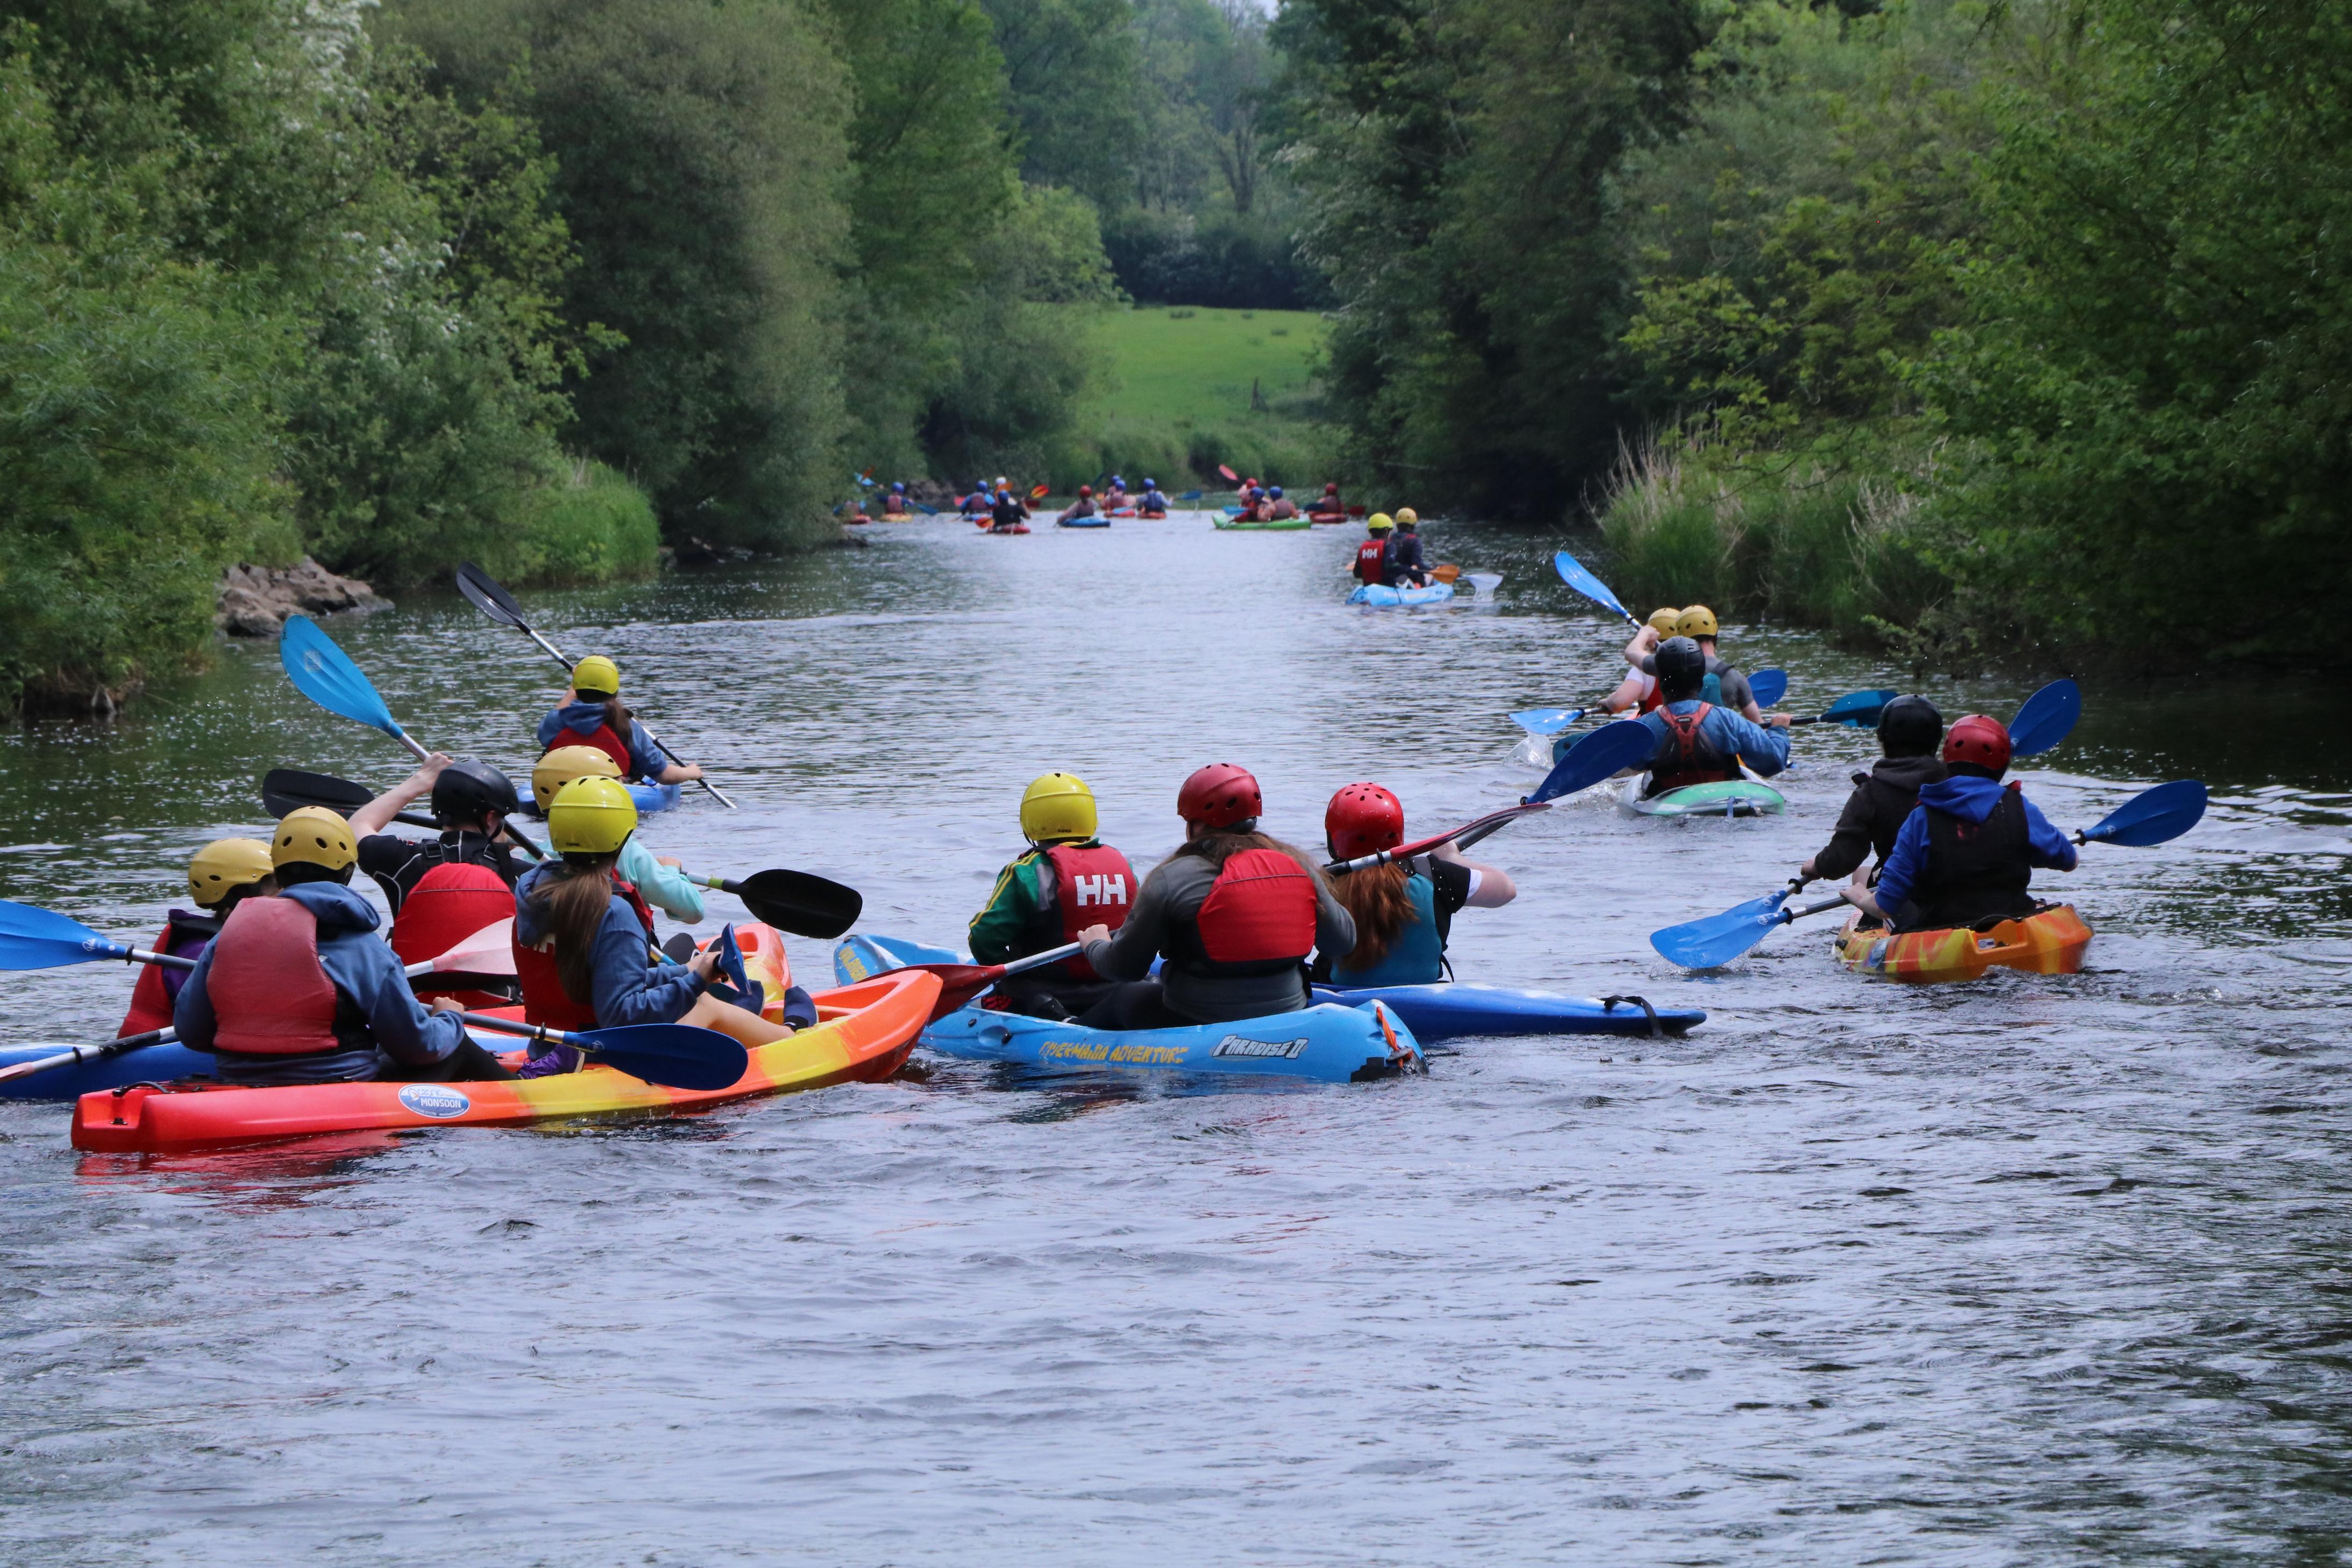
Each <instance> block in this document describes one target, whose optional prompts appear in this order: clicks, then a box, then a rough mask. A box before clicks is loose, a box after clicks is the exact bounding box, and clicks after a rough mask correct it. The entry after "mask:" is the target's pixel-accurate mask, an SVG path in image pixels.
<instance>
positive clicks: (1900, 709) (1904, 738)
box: [1878, 697, 1944, 757]
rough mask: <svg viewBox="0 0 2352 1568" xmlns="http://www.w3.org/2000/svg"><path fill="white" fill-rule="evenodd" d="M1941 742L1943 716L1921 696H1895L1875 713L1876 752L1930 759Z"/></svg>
mask: <svg viewBox="0 0 2352 1568" xmlns="http://www.w3.org/2000/svg"><path fill="white" fill-rule="evenodd" d="M1943 743H1944V716H1943V715H1942V714H1941V713H1938V712H1937V711H1936V705H1935V704H1934V703H1932V702H1930V701H1928V700H1927V699H1926V698H1924V697H1898V698H1896V699H1895V700H1894V701H1892V702H1889V703H1888V704H1887V705H1886V706H1885V707H1884V708H1882V709H1880V710H1878V749H1879V750H1880V751H1882V752H1885V753H1886V754H1887V755H1888V756H1890V757H1932V756H1934V755H1935V754H1936V748H1937V747H1938V746H1940V745H1942V744H1943Z"/></svg>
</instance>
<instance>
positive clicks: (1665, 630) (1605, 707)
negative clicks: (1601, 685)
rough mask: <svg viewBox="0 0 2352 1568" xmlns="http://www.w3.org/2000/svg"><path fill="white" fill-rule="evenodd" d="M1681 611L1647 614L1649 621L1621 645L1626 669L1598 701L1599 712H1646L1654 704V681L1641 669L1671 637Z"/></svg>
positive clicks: (1670, 609) (1668, 607)
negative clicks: (1599, 702)
mask: <svg viewBox="0 0 2352 1568" xmlns="http://www.w3.org/2000/svg"><path fill="white" fill-rule="evenodd" d="M1682 615H1683V613H1682V611H1680V610H1679V609H1676V608H1675V606H1673V605H1665V606H1663V607H1662V608H1659V609H1655V610H1652V611H1651V612H1650V618H1649V621H1648V622H1647V623H1646V624H1645V625H1644V626H1643V627H1642V628H1641V629H1640V630H1639V631H1637V632H1635V633H1634V634H1633V641H1631V642H1629V643H1627V644H1626V645H1625V662H1626V664H1627V665H1628V666H1629V667H1630V668H1628V669H1627V670H1626V672H1625V679H1623V680H1621V681H1619V682H1618V683H1617V689H1616V690H1614V691H1612V692H1611V693H1610V694H1609V695H1608V696H1606V697H1604V698H1602V699H1601V712H1603V713H1622V712H1624V711H1626V710H1628V709H1633V710H1639V711H1641V712H1643V713H1647V712H1648V711H1649V710H1651V709H1653V708H1655V707H1656V706H1657V705H1658V700H1659V699H1658V678H1657V677H1656V676H1655V675H1654V674H1652V673H1651V672H1650V671H1649V670H1648V669H1647V668H1643V667H1644V665H1645V663H1646V662H1647V660H1648V659H1649V658H1650V656H1651V655H1652V654H1654V653H1655V652H1657V651H1658V645H1659V644H1660V643H1662V642H1664V641H1665V640H1666V639H1667V638H1668V637H1672V636H1674V635H1675V622H1677V621H1679V620H1681V619H1682Z"/></svg>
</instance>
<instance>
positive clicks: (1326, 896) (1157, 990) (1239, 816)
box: [1077, 763, 1356, 1029]
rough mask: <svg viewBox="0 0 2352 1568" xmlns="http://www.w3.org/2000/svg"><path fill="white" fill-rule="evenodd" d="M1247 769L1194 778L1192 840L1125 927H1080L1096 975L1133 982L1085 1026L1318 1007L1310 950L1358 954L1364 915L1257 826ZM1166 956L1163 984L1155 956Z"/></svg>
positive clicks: (1189, 819) (1218, 767)
mask: <svg viewBox="0 0 2352 1568" xmlns="http://www.w3.org/2000/svg"><path fill="white" fill-rule="evenodd" d="M1264 805H1265V803H1264V800H1263V797H1262V796H1261V795H1260V793H1259V790H1258V785H1257V780H1256V779H1255V778H1253V777H1252V776H1251V775H1250V773H1249V770H1247V769H1246V768H1242V767H1236V766H1235V765H1234V764H1233V763H1212V764H1211V765H1209V766H1208V767H1205V768H1202V769H1199V770H1198V771H1196V772H1195V773H1193V774H1192V777H1190V778H1188V779H1186V780H1185V781H1184V787H1183V788H1182V789H1181V791H1179V792H1178V794H1177V796H1176V815H1177V816H1178V817H1180V818H1181V819H1182V821H1183V824H1184V842H1183V844H1182V845H1181V847H1179V848H1178V849H1177V850H1176V852H1175V853H1174V854H1172V855H1171V856H1170V857H1168V858H1167V859H1165V860H1162V861H1161V862H1160V864H1159V865H1157V866H1155V867H1153V868H1152V870H1151V874H1150V876H1148V877H1146V878H1145V879H1143V887H1142V889H1141V890H1140V891H1139V893H1138V894H1137V895H1136V900H1135V909H1134V910H1133V912H1132V913H1130V914H1129V916H1128V917H1127V921H1126V923H1125V924H1123V925H1121V926H1120V927H1119V928H1118V931H1116V932H1113V931H1111V929H1110V927H1109V925H1108V923H1098V924H1096V925H1091V926H1088V927H1087V929H1086V930H1084V931H1080V932H1079V933H1078V940H1079V941H1080V942H1084V943H1086V954H1085V956H1086V960H1087V963H1090V964H1092V965H1093V966H1094V969H1095V973H1097V974H1100V975H1102V976H1103V977H1104V978H1105V979H1108V980H1116V981H1118V982H1120V983H1121V984H1119V985H1118V987H1117V988H1116V989H1115V990H1113V991H1112V992H1111V994H1109V995H1108V996H1106V997H1104V998H1103V1000H1102V1001H1100V1002H1098V1003H1097V1004H1096V1005H1094V1006H1092V1007H1090V1008H1088V1009H1087V1011H1086V1013H1085V1014H1084V1015H1083V1016H1080V1017H1079V1019H1078V1020H1077V1022H1078V1023H1079V1024H1080V1025H1082V1026H1086V1027H1087V1028H1095V1029H1158V1028H1171V1027H1177V1026H1185V1025H1192V1024H1222V1023H1226V1022H1229V1021H1231V1020H1233V1019H1235V1018H1256V1017H1263V1016H1265V1015H1267V1014H1269V1013H1288V1012H1294V1011H1296V1010H1297V1009H1298V1008H1301V1007H1304V1006H1306V1005H1307V980H1306V974H1307V970H1306V964H1307V955H1308V954H1309V953H1310V952H1315V951H1317V950H1318V949H1319V950H1320V951H1322V952H1353V951H1354V950H1355V946H1356V922H1355V921H1354V920H1353V919H1351V918H1350V917H1349V914H1348V911H1347V910H1346V909H1345V908H1344V907H1343V906H1342V905H1341V904H1340V903H1339V900H1337V899H1335V898H1333V897H1332V896H1331V889H1329V888H1328V886H1326V885H1325V883H1324V880H1323V874H1322V872H1321V871H1320V870H1319V869H1318V868H1317V866H1316V863H1315V862H1314V861H1313V860H1311V859H1309V858H1307V853H1306V852H1305V851H1304V850H1301V849H1295V848H1293V847H1290V846H1289V845H1287V844H1285V843H1283V842H1282V841H1281V840H1279V839H1276V838H1272V837H1267V836H1266V835H1265V834H1263V833H1260V832H1259V831H1258V830H1257V819H1258V816H1259V814H1260V813H1261V812H1262V811H1263V809H1264ZM1155 958H1164V959H1166V961H1167V962H1166V963H1165V964H1164V965H1162V967H1161V969H1160V977H1159V978H1158V979H1157V980H1146V979H1144V978H1143V976H1144V975H1145V974H1147V973H1150V969H1151V961H1152V960H1153V959H1155Z"/></svg>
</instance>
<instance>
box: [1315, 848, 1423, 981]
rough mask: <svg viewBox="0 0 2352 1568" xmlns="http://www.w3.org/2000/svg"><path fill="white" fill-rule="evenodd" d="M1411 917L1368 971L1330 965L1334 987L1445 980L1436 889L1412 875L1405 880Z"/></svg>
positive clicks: (1341, 965)
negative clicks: (1409, 900) (1379, 959)
mask: <svg viewBox="0 0 2352 1568" xmlns="http://www.w3.org/2000/svg"><path fill="white" fill-rule="evenodd" d="M1404 890H1405V895H1406V897H1408V898H1410V899H1411V900H1412V918H1411V919H1410V920H1408V921H1405V923H1404V924H1403V925H1402V927H1401V928H1399V930H1398V931H1397V933H1396V936H1395V937H1394V938H1393V939H1392V940H1391V942H1389V950H1388V951H1387V952H1384V953H1382V954H1381V961H1380V962H1379V963H1376V964H1374V965H1372V966H1371V967H1370V969H1350V968H1349V967H1348V965H1347V963H1345V962H1341V963H1335V964H1333V965H1332V966H1331V984H1334V985H1434V984H1437V983H1438V982H1439V981H1441V980H1443V979H1444V978H1445V940H1444V938H1443V937H1441V936H1439V935H1438V934H1437V886H1436V884H1435V883H1433V882H1432V881H1431V880H1430V879H1428V878H1426V877H1424V876H1423V875H1421V874H1420V873H1419V872H1415V873H1414V874H1413V875H1412V876H1410V877H1407V878H1406V879H1404Z"/></svg>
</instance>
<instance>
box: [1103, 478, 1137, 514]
mask: <svg viewBox="0 0 2352 1568" xmlns="http://www.w3.org/2000/svg"><path fill="white" fill-rule="evenodd" d="M1134 504H1135V502H1134V500H1133V499H1132V498H1131V497H1129V495H1128V493H1127V481H1126V480H1125V479H1120V478H1119V477H1118V475H1117V474H1113V475H1112V476H1111V477H1110V488H1109V489H1107V490H1105V491H1103V498H1102V509H1103V510H1105V511H1106V512H1112V511H1117V510H1118V509H1119V508H1121V507H1125V506H1133V505H1134Z"/></svg>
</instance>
